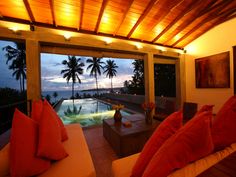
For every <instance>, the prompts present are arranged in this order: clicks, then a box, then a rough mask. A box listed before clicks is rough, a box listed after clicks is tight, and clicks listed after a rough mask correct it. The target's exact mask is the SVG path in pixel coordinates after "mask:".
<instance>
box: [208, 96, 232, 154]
mask: <svg viewBox="0 0 236 177" xmlns="http://www.w3.org/2000/svg"><path fill="white" fill-rule="evenodd" d="M235 109H236V97H235V96H233V97H231V98H230V99H229V100H228V101H227V102H226V103H225V104H224V105H223V106H222V108H221V109H220V111H219V112H218V113H217V115H216V118H215V120H214V121H213V124H212V138H213V143H214V146H215V150H221V149H223V148H225V147H227V146H229V145H230V144H232V143H235V142H236V110H235ZM226 137H227V138H226Z"/></svg>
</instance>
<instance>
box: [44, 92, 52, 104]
mask: <svg viewBox="0 0 236 177" xmlns="http://www.w3.org/2000/svg"><path fill="white" fill-rule="evenodd" d="M45 99H46V100H47V101H48V102H49V103H50V104H51V96H50V95H49V94H47V95H46V96H45Z"/></svg>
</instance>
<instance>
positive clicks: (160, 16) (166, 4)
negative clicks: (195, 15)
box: [147, 0, 185, 31]
mask: <svg viewBox="0 0 236 177" xmlns="http://www.w3.org/2000/svg"><path fill="white" fill-rule="evenodd" d="M184 1H185V0H177V1H173V0H172V2H171V3H170V2H169V1H163V2H164V3H163V4H162V5H159V6H162V7H165V8H166V9H168V10H162V12H161V13H160V11H161V10H157V13H156V15H155V17H154V19H155V23H154V24H148V25H147V26H148V29H147V31H152V30H153V29H154V28H155V27H156V26H157V25H158V23H160V22H161V21H162V20H164V19H165V18H166V16H167V15H168V14H169V13H170V12H171V11H173V10H174V9H175V8H176V7H178V6H179V5H180V4H181V3H182V2H184Z"/></svg>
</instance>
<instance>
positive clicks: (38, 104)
mask: <svg viewBox="0 0 236 177" xmlns="http://www.w3.org/2000/svg"><path fill="white" fill-rule="evenodd" d="M42 111H43V101H42V100H37V101H33V103H32V111H31V118H32V119H34V120H35V121H36V122H39V120H40V118H41V114H42Z"/></svg>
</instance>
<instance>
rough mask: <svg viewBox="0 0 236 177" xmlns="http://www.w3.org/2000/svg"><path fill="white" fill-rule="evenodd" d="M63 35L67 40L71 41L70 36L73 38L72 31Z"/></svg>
mask: <svg viewBox="0 0 236 177" xmlns="http://www.w3.org/2000/svg"><path fill="white" fill-rule="evenodd" d="M63 36H64V38H65V40H66V41H69V40H70V38H71V34H70V33H65V34H64V35H63Z"/></svg>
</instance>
